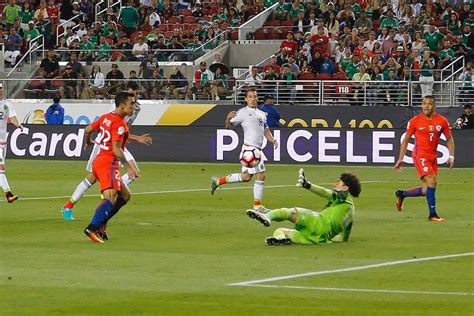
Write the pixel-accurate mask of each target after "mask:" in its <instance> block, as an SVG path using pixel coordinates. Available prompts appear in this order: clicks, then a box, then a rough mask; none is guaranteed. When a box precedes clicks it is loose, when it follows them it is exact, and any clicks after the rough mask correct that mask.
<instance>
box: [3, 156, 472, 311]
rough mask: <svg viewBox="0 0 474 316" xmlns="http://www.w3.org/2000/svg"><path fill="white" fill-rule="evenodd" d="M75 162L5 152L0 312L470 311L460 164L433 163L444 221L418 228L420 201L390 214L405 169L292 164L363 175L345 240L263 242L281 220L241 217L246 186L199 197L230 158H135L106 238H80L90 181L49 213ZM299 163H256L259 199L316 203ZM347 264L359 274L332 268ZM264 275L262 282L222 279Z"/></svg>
mask: <svg viewBox="0 0 474 316" xmlns="http://www.w3.org/2000/svg"><path fill="white" fill-rule="evenodd" d="M84 167H85V162H69V161H68V162H65V161H31V160H30V161H28V160H7V168H8V170H7V172H8V173H7V175H8V179H9V182H10V185H11V187H12V189H13V192H15V193H16V194H18V195H20V199H19V200H18V201H17V202H15V203H13V204H7V203H6V202H5V201H4V200H3V201H0V249H1V250H0V314H2V315H42V314H97V315H103V314H108V315H123V314H128V315H138V314H147V315H193V316H194V315H285V314H286V315H334V314H337V315H386V314H397V315H411V314H419V315H449V314H456V315H472V314H474V257H473V256H472V253H473V252H474V251H473V250H474V246H473V245H474V243H473V241H474V234H473V224H474V220H473V219H474V216H473V214H474V198H473V195H472V179H473V178H474V170H473V169H453V170H447V169H446V168H444V167H442V168H441V170H440V174H439V179H440V180H439V181H440V183H439V186H438V190H437V205H438V211H439V214H440V215H441V216H443V217H445V218H446V219H447V222H446V223H431V222H428V221H427V210H426V202H425V199H423V198H417V199H408V200H406V203H405V209H404V210H403V212H401V213H397V212H396V211H395V209H394V206H395V205H394V203H395V200H394V193H393V192H394V190H395V189H397V188H410V187H413V186H415V185H417V184H418V183H419V182H418V179H417V176H416V172H415V170H414V169H413V168H405V170H404V171H403V173H401V174H393V173H392V170H391V168H383V167H347V166H306V167H305V171H306V174H307V176H308V177H309V179H310V180H311V181H312V182H314V183H321V184H324V185H325V186H327V187H331V186H332V184H333V183H334V181H335V180H336V179H337V178H338V176H339V174H340V173H341V172H343V171H351V172H354V173H356V174H357V175H358V176H359V177H360V179H361V180H362V181H364V183H363V186H362V194H361V197H360V198H359V199H356V200H355V202H356V215H355V222H354V227H353V230H352V235H351V238H350V241H349V242H348V243H334V244H331V245H324V246H297V245H291V246H282V247H268V246H266V245H265V244H264V242H263V241H264V238H265V237H267V236H269V235H271V233H272V231H273V229H275V228H276V227H280V226H287V227H289V226H290V224H289V223H274V224H272V226H271V227H270V228H264V227H263V226H261V225H260V224H259V223H257V222H256V221H252V220H251V219H249V218H247V217H246V216H245V210H246V209H247V208H249V207H250V206H251V201H252V184H239V185H233V186H232V185H229V186H227V187H224V188H223V189H219V190H218V191H217V192H216V194H215V195H214V196H211V195H210V193H209V190H208V186H209V179H210V177H211V176H213V175H225V174H227V173H230V172H236V171H238V170H240V166H239V165H238V164H233V165H229V164H159V163H141V164H140V167H141V172H142V177H141V178H140V179H139V180H137V181H136V182H135V183H134V184H133V185H132V186H131V189H132V192H133V193H134V194H135V195H134V196H133V197H132V200H131V201H130V203H129V205H127V206H125V207H124V208H123V209H122V211H121V212H120V213H119V214H118V215H117V217H116V218H114V220H113V221H112V222H111V223H110V225H109V231H110V235H111V240H110V241H108V242H106V243H105V244H101V245H97V244H93V243H92V242H90V241H89V239H87V238H86V237H85V236H84V235H83V233H82V230H83V228H84V227H85V226H86V225H87V223H88V222H89V220H90V218H91V215H92V213H93V211H94V209H95V206H96V205H97V203H98V201H99V192H98V191H99V190H98V187H97V186H95V187H93V188H92V189H91V190H90V191H89V192H88V194H89V196H87V197H85V198H84V199H83V200H82V201H81V202H80V203H79V204H77V205H76V208H75V217H76V221H75V222H65V221H64V220H63V219H62V217H61V214H60V208H61V206H62V204H63V203H64V202H65V201H66V197H65V196H69V195H70V194H71V193H72V191H73V189H74V188H75V186H76V185H77V184H78V183H79V181H81V180H82V179H83V177H84V175H85V171H84ZM299 168H300V166H297V165H295V166H289V165H272V164H268V165H267V180H266V182H265V185H266V188H265V192H264V204H265V205H266V206H268V207H270V208H273V207H282V206H288V207H291V206H301V207H306V208H310V209H313V210H320V209H321V208H322V207H323V206H324V204H325V203H324V201H323V200H321V199H319V198H318V197H317V196H315V195H313V194H311V193H310V192H307V191H306V190H304V189H299V188H296V187H295V186H294V184H295V182H296V176H297V172H298V169H299ZM35 198H36V199H35ZM469 253H470V254H471V255H464V256H460V257H448V258H443V256H447V255H452V254H469ZM437 256H440V257H441V258H438V259H436V260H434V259H433V260H427V261H420V260H417V259H420V258H428V257H437ZM406 260H413V261H412V262H406ZM396 261H400V263H394V262H396ZM383 263H390V264H388V265H386V266H380V265H379V264H383ZM353 267H362V268H360V269H355V270H344V269H348V268H353ZM335 270H341V271H335ZM312 272H320V273H319V274H317V273H316V274H315V273H313V274H311V273H312ZM304 273H308V275H306V276H300V277H289V278H287V279H278V277H283V276H295V275H299V274H304ZM266 278H276V279H275V280H270V281H267V282H259V281H257V283H247V285H254V286H230V285H229V284H233V283H240V282H249V281H256V280H262V279H266ZM244 285H245V284H244Z"/></svg>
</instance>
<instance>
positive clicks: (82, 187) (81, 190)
mask: <svg viewBox="0 0 474 316" xmlns="http://www.w3.org/2000/svg"><path fill="white" fill-rule="evenodd" d="M90 187H91V183H90V182H89V181H88V180H87V179H84V180H82V182H81V183H79V184H78V186H77V188H76V190H75V191H74V193H73V194H72V196H71V200H72V201H74V203H77V202H78V201H79V200H80V199H81V198H82V196H83V195H84V194H85V193H86V192H87V190H89V188H90Z"/></svg>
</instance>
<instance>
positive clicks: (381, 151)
mask: <svg viewBox="0 0 474 316" xmlns="http://www.w3.org/2000/svg"><path fill="white" fill-rule="evenodd" d="M273 136H274V138H275V139H276V140H277V141H278V143H279V147H278V148H276V149H274V148H273V146H272V145H271V144H268V142H267V140H266V139H264V144H263V148H264V150H263V157H262V159H264V160H265V161H267V160H268V161H273V162H283V163H361V164H366V163H371V164H393V163H395V161H396V159H398V152H399V149H400V143H401V141H402V140H403V138H404V137H405V133H403V132H402V131H401V130H400V131H397V130H383V131H380V130H376V131H374V130H368V129H366V130H327V129H319V130H314V131H312V130H303V129H298V130H295V129H281V130H274V131H273ZM216 138H217V139H216V160H217V161H229V160H230V157H236V153H238V152H239V151H240V148H241V146H242V143H243V139H242V136H241V134H239V133H237V132H236V131H234V130H226V129H219V130H217V134H216ZM441 139H442V140H443V141H445V140H446V138H445V137H444V135H442V136H441ZM413 148H414V144H413V141H412V142H411V143H410V144H409V145H408V150H407V155H405V157H404V162H406V163H410V164H412V163H413V159H412V158H411V151H412V150H413ZM437 151H438V163H439V164H443V163H446V162H447V161H448V158H449V151H448V148H447V147H446V146H445V144H444V142H443V143H440V144H439V145H438V147H437Z"/></svg>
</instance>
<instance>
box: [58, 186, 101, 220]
mask: <svg viewBox="0 0 474 316" xmlns="http://www.w3.org/2000/svg"><path fill="white" fill-rule="evenodd" d="M92 184H93V183H90V182H89V180H87V178H85V179H84V180H82V181H81V183H79V184H78V185H77V187H76V189H75V190H74V193H72V196H71V198H70V199H69V200H68V201H67V202H66V204H64V205H63V207H62V209H61V213H62V214H63V218H64V219H65V220H67V221H73V220H74V216H73V208H74V205H75V204H76V203H77V202H79V200H80V199H81V198H82V197H83V196H84V194H85V193H86V192H87V190H89V188H90V187H91V186H92Z"/></svg>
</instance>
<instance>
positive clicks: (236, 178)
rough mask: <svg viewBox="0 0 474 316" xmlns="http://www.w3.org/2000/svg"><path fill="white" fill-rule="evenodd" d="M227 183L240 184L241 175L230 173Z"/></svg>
mask: <svg viewBox="0 0 474 316" xmlns="http://www.w3.org/2000/svg"><path fill="white" fill-rule="evenodd" d="M226 178H227V183H235V182H242V175H241V174H240V173H232V174H229V175H228V176H227V177H226Z"/></svg>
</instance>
